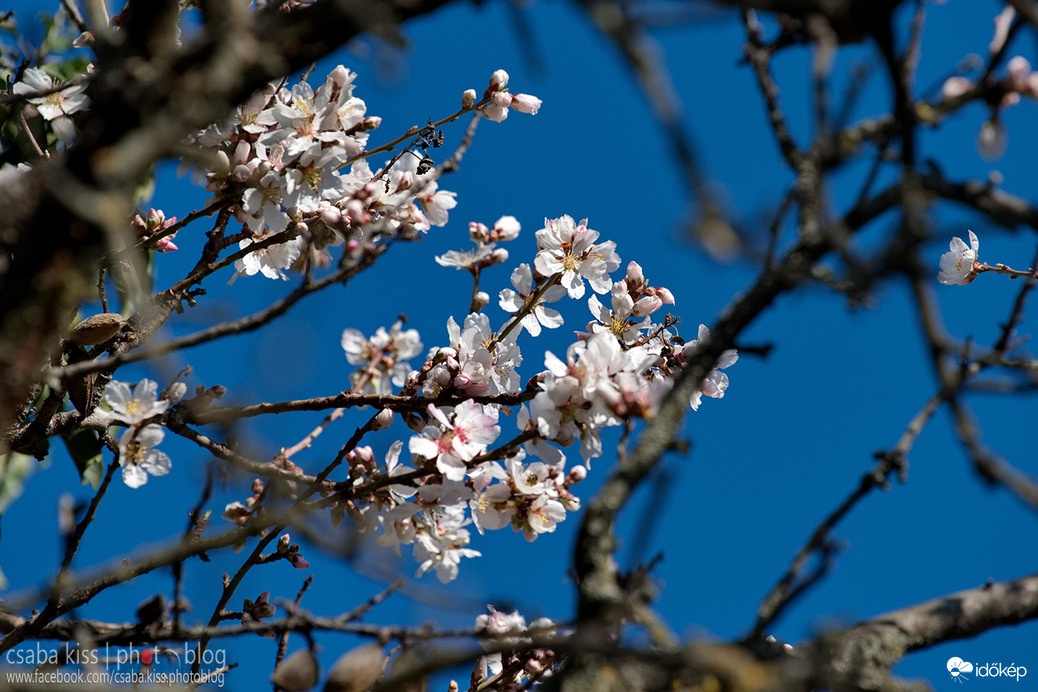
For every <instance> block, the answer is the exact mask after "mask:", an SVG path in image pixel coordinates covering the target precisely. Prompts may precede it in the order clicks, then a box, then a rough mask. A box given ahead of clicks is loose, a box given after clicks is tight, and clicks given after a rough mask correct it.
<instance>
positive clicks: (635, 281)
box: [627, 262, 645, 286]
mask: <svg viewBox="0 0 1038 692" xmlns="http://www.w3.org/2000/svg"><path fill="white" fill-rule="evenodd" d="M643 283H645V272H643V271H642V265H640V264H638V263H637V262H629V263H628V264H627V285H628V286H631V285H634V286H639V285H641V284H643Z"/></svg>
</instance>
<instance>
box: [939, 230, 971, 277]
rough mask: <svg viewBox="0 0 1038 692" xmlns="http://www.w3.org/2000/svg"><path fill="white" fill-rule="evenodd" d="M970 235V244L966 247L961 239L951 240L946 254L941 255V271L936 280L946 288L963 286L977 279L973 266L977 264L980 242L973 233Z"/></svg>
mask: <svg viewBox="0 0 1038 692" xmlns="http://www.w3.org/2000/svg"><path fill="white" fill-rule="evenodd" d="M969 234H970V244H969V246H968V247H967V246H966V243H965V242H963V240H962V238H958V237H956V238H952V240H951V243H949V244H948V247H949V250H948V252H946V253H944V254H943V255H941V271H940V273H939V274H938V275H937V280H938V281H940V282H941V283H942V284H946V285H948V286H955V285H959V286H965V285H966V284H968V283H970V282H971V281H973V280H974V279H975V278H977V271H976V269H975V268H974V265H975V264H976V263H977V253H978V252H979V250H980V240H978V239H977V234H976V233H974V232H973V231H970V232H969Z"/></svg>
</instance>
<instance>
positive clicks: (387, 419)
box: [371, 408, 393, 430]
mask: <svg viewBox="0 0 1038 692" xmlns="http://www.w3.org/2000/svg"><path fill="white" fill-rule="evenodd" d="M392 423H393V411H392V409H388V408H384V409H382V410H381V411H379V412H378V414H377V415H376V416H375V420H374V421H373V422H372V423H371V427H372V429H373V430H385V429H386V428H388V427H389V426H390V425H391V424H392Z"/></svg>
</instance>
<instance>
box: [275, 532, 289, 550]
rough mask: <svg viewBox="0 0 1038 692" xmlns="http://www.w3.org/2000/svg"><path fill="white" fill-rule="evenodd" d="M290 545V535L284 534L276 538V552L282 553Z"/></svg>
mask: <svg viewBox="0 0 1038 692" xmlns="http://www.w3.org/2000/svg"><path fill="white" fill-rule="evenodd" d="M290 545H292V536H290V535H289V534H287V533H286V534H284V535H282V536H281V538H279V539H278V552H279V553H283V552H286V551H287V550H288V547H289V546H290Z"/></svg>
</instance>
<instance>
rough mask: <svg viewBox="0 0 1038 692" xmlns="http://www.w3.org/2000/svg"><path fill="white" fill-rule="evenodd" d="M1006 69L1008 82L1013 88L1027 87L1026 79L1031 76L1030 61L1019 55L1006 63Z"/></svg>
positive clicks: (1019, 89)
mask: <svg viewBox="0 0 1038 692" xmlns="http://www.w3.org/2000/svg"><path fill="white" fill-rule="evenodd" d="M1006 69H1007V70H1008V72H1009V83H1010V84H1011V85H1012V87H1013V88H1014V89H1016V90H1017V91H1023V90H1024V89H1026V88H1027V80H1028V78H1029V77H1030V76H1031V63H1029V62H1028V61H1027V58H1025V57H1023V56H1021V55H1017V56H1015V57H1013V58H1012V59H1011V60H1010V61H1009V62H1008V63H1007V64H1006Z"/></svg>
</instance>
